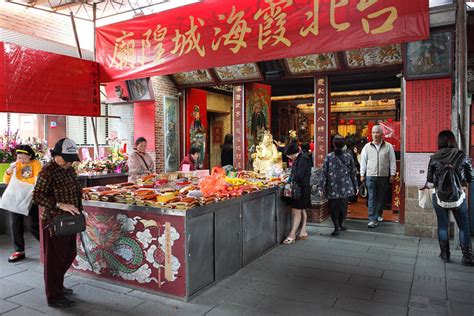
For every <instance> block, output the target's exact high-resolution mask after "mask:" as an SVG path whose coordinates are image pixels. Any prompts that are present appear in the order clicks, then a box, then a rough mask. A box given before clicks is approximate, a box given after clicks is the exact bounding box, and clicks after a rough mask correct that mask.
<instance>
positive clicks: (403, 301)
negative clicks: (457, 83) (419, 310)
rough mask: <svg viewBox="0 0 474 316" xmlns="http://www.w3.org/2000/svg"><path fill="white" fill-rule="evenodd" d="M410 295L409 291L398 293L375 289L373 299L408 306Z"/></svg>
mask: <svg viewBox="0 0 474 316" xmlns="http://www.w3.org/2000/svg"><path fill="white" fill-rule="evenodd" d="M409 297H410V294H409V293H398V292H393V291H386V290H380V289H377V290H375V294H374V297H373V301H374V302H378V303H384V304H389V305H397V306H408V300H409Z"/></svg>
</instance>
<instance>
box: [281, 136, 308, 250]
mask: <svg viewBox="0 0 474 316" xmlns="http://www.w3.org/2000/svg"><path fill="white" fill-rule="evenodd" d="M285 154H286V156H287V157H288V159H290V160H291V161H293V164H292V166H291V175H290V183H291V187H292V195H293V196H292V197H291V230H290V233H289V234H288V237H286V239H285V240H284V241H283V244H285V245H291V244H294V243H295V241H296V239H297V238H298V239H302V240H306V239H308V233H307V232H306V220H307V214H306V209H308V208H310V207H311V186H310V178H311V165H312V162H311V158H310V156H309V154H307V153H304V152H301V151H300V149H299V147H298V144H297V143H296V142H292V143H290V144H289V145H288V146H287V148H286V151H285ZM300 227H301V228H300ZM298 228H300V232H299V235H298V237H297V236H296V232H297V231H298Z"/></svg>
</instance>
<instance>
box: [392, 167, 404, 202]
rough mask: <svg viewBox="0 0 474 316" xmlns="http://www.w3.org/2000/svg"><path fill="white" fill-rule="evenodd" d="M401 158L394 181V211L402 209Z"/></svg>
mask: <svg viewBox="0 0 474 316" xmlns="http://www.w3.org/2000/svg"><path fill="white" fill-rule="evenodd" d="M401 189H402V186H401V183H400V160H397V173H396V174H395V180H394V181H393V183H392V211H400V207H401V205H400V203H401Z"/></svg>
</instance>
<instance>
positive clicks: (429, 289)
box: [411, 277, 446, 300]
mask: <svg viewBox="0 0 474 316" xmlns="http://www.w3.org/2000/svg"><path fill="white" fill-rule="evenodd" d="M439 279H441V278H431V279H430V278H425V279H418V278H416V277H415V279H414V280H413V285H412V290H411V294H412V295H419V296H427V297H431V298H437V299H441V300H445V299H446V285H445V282H444V280H442V279H441V280H439Z"/></svg>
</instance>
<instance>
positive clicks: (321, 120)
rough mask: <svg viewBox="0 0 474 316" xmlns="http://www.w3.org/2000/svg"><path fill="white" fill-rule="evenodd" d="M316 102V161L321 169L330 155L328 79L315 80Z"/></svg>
mask: <svg viewBox="0 0 474 316" xmlns="http://www.w3.org/2000/svg"><path fill="white" fill-rule="evenodd" d="M314 84H315V88H314V91H316V94H315V100H314V104H315V107H314V115H315V124H314V129H315V131H314V135H316V136H315V138H314V141H315V143H316V144H315V147H314V152H315V155H314V159H315V164H314V165H315V166H316V167H318V168H321V167H322V166H323V163H324V158H325V157H326V154H327V153H328V147H329V146H328V103H329V102H328V79H327V77H316V78H314Z"/></svg>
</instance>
